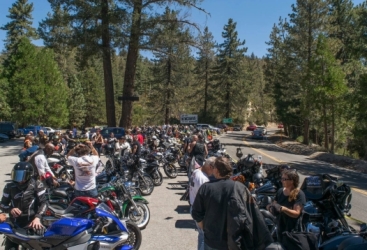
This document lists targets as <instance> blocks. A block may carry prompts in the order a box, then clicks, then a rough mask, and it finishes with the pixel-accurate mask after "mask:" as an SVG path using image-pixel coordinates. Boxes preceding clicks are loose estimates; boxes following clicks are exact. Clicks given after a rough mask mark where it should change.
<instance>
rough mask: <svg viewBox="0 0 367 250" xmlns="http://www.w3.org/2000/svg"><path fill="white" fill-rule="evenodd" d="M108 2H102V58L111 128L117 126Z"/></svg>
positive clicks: (106, 0) (107, 111)
mask: <svg viewBox="0 0 367 250" xmlns="http://www.w3.org/2000/svg"><path fill="white" fill-rule="evenodd" d="M108 10H109V6H108V0H103V1H102V10H101V17H102V29H103V32H102V57H103V76H104V86H105V97H106V114H107V125H108V126H109V127H115V126H116V113H115V99H114V93H115V91H114V87H113V76H112V64H111V42H110V31H109V26H110V24H109V18H108Z"/></svg>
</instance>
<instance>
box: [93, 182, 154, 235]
mask: <svg viewBox="0 0 367 250" xmlns="http://www.w3.org/2000/svg"><path fill="white" fill-rule="evenodd" d="M98 193H99V198H100V199H101V201H103V202H105V203H106V204H107V205H108V206H109V207H110V208H111V209H112V210H113V211H115V212H116V213H117V214H118V215H119V217H120V218H121V219H129V220H130V221H132V222H134V223H135V224H136V225H137V226H138V227H139V228H140V229H143V228H145V227H146V226H147V225H148V223H149V220H150V210H149V207H148V205H147V204H148V201H147V200H146V199H144V198H143V197H141V196H131V194H130V193H129V192H128V191H127V189H126V187H125V185H124V183H123V182H122V181H121V179H119V178H118V177H117V178H115V179H114V180H113V181H111V182H110V183H108V184H106V185H105V186H104V187H102V188H100V189H99V190H98Z"/></svg>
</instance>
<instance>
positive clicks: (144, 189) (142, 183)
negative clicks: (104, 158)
mask: <svg viewBox="0 0 367 250" xmlns="http://www.w3.org/2000/svg"><path fill="white" fill-rule="evenodd" d="M142 177H143V178H144V179H143V178H142ZM139 189H140V192H141V194H142V195H150V194H151V193H152V192H153V190H154V183H153V180H152V178H151V177H150V175H149V174H144V175H143V176H139Z"/></svg>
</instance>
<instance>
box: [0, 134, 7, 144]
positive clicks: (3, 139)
mask: <svg viewBox="0 0 367 250" xmlns="http://www.w3.org/2000/svg"><path fill="white" fill-rule="evenodd" d="M8 140H9V136H7V135H6V134H0V142H6V141H8Z"/></svg>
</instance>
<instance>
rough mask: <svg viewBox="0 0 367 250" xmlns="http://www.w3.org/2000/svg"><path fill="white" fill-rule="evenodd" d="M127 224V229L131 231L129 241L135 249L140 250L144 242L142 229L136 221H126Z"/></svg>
mask: <svg viewBox="0 0 367 250" xmlns="http://www.w3.org/2000/svg"><path fill="white" fill-rule="evenodd" d="M126 226H127V230H128V231H129V238H128V239H127V243H128V244H129V245H130V246H133V249H134V250H138V249H139V248H140V245H141V242H142V236H141V231H140V229H139V227H138V226H137V225H136V224H135V223H134V222H131V221H126Z"/></svg>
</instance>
